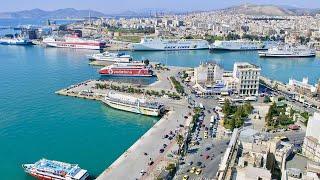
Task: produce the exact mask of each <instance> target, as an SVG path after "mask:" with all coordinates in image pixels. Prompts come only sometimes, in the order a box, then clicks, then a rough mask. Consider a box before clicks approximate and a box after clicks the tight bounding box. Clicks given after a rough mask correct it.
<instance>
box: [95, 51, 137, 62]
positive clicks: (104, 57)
mask: <svg viewBox="0 0 320 180" xmlns="http://www.w3.org/2000/svg"><path fill="white" fill-rule="evenodd" d="M89 60H91V61H109V62H127V63H128V62H130V61H132V57H131V56H130V55H128V54H125V53H111V52H107V51H106V52H103V53H98V54H92V55H89Z"/></svg>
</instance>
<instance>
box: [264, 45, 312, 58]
mask: <svg viewBox="0 0 320 180" xmlns="http://www.w3.org/2000/svg"><path fill="white" fill-rule="evenodd" d="M258 53H259V56H260V57H283V58H285V57H313V56H316V51H315V50H314V49H310V48H308V47H306V46H303V45H300V46H276V47H273V48H270V49H268V51H259V52H258Z"/></svg>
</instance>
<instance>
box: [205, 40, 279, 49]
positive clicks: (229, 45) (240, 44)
mask: <svg viewBox="0 0 320 180" xmlns="http://www.w3.org/2000/svg"><path fill="white" fill-rule="evenodd" d="M277 44H278V42H276V41H264V42H263V41H250V40H231V41H219V40H217V41H215V42H214V43H213V44H211V45H210V50H229V51H250V50H253V51H254V50H267V49H269V48H271V47H273V46H276V45H277Z"/></svg>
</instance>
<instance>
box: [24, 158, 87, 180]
mask: <svg viewBox="0 0 320 180" xmlns="http://www.w3.org/2000/svg"><path fill="white" fill-rule="evenodd" d="M22 168H23V169H24V171H25V172H26V173H28V174H30V175H31V176H34V177H35V178H37V179H41V180H47V179H48V180H49V179H51V180H52V179H54V180H87V179H89V173H88V172H87V170H84V169H81V168H80V167H79V166H78V165H77V164H69V163H64V162H60V161H53V160H47V159H41V160H39V161H37V162H36V163H34V164H23V165H22Z"/></svg>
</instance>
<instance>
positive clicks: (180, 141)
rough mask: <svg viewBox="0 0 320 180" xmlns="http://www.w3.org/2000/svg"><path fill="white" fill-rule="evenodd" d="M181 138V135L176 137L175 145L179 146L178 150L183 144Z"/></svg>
mask: <svg viewBox="0 0 320 180" xmlns="http://www.w3.org/2000/svg"><path fill="white" fill-rule="evenodd" d="M183 140H184V138H183V136H182V135H181V134H179V135H178V136H177V137H176V142H177V144H178V145H179V148H180V147H181V145H182V144H183Z"/></svg>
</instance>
